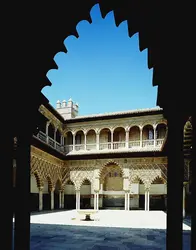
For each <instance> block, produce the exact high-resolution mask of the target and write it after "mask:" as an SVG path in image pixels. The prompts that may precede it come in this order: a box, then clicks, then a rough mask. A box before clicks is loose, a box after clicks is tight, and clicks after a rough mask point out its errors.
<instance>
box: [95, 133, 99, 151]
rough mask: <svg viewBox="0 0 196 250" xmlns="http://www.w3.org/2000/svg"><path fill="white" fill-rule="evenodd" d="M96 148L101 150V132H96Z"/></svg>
mask: <svg viewBox="0 0 196 250" xmlns="http://www.w3.org/2000/svg"><path fill="white" fill-rule="evenodd" d="M96 148H97V150H99V133H97V134H96Z"/></svg>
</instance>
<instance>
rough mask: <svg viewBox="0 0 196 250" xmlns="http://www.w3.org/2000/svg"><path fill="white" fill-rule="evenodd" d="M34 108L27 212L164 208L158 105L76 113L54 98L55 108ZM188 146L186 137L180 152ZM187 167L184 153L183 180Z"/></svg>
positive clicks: (163, 138)
mask: <svg viewBox="0 0 196 250" xmlns="http://www.w3.org/2000/svg"><path fill="white" fill-rule="evenodd" d="M39 112H40V116H41V122H40V124H39V126H38V128H37V130H36V131H35V132H34V135H33V138H32V145H31V189H30V190H31V211H42V210H53V209H84V208H94V209H107V208H110V209H125V210H131V209H142V210H146V211H149V210H166V206H167V185H166V184H167V156H166V155H167V120H166V119H165V118H164V117H163V112H162V109H161V108H149V109H141V110H130V111H124V112H115V113H104V114H97V115H87V116H79V115H78V105H77V104H74V103H73V101H72V100H71V99H70V100H69V101H68V102H66V101H63V102H62V103H61V102H60V101H58V102H57V106H56V109H54V108H53V107H52V106H51V105H50V104H47V105H41V106H40V108H39ZM190 124H191V123H190V122H188V123H187V124H186V129H185V130H186V134H188V135H189V132H190ZM187 131H188V132H187ZM186 138H187V137H186ZM188 138H189V136H188ZM16 144H17V143H16ZM187 145H188V146H187ZM189 147H190V145H189V144H187V141H186V148H185V154H186V155H188V153H189V152H188V151H187V150H188V149H189ZM185 158H186V157H185ZM188 165H189V157H187V158H186V159H185V169H186V171H185V178H184V180H185V181H186V182H187V181H188V179H189V177H188V172H189V171H188V170H189V169H188ZM15 170H16V168H15ZM14 173H15V171H14ZM187 187H188V186H187ZM186 190H189V188H186V189H185V186H184V195H183V204H184V206H183V208H184V209H185V195H186V193H188V191H186Z"/></svg>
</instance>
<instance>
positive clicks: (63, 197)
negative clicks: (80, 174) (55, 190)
mask: <svg viewBox="0 0 196 250" xmlns="http://www.w3.org/2000/svg"><path fill="white" fill-rule="evenodd" d="M64 203H65V194H64V191H62V193H61V208H64V206H65V205H64Z"/></svg>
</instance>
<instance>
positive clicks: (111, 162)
mask: <svg viewBox="0 0 196 250" xmlns="http://www.w3.org/2000/svg"><path fill="white" fill-rule="evenodd" d="M166 167H167V159H166V157H156V158H153V157H151V158H147V159H146V158H128V159H124V158H120V159H99V160H70V161H62V160H60V159H58V158H56V157H54V156H52V155H50V154H48V153H47V152H44V151H41V150H40V149H38V148H36V147H34V146H31V209H32V210H33V211H35V210H40V211H41V210H51V209H52V210H53V209H83V208H94V209H104V208H115V209H125V210H130V209H144V210H147V211H148V210H152V209H157V210H165V209H166V194H167V189H166V174H167V172H166Z"/></svg>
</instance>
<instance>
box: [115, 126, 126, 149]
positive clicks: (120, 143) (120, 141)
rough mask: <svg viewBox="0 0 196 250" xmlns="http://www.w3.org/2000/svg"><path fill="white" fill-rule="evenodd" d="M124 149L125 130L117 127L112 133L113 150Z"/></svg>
mask: <svg viewBox="0 0 196 250" xmlns="http://www.w3.org/2000/svg"><path fill="white" fill-rule="evenodd" d="M120 148H125V129H124V128H122V127H118V128H115V129H114V132H113V149H120Z"/></svg>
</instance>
